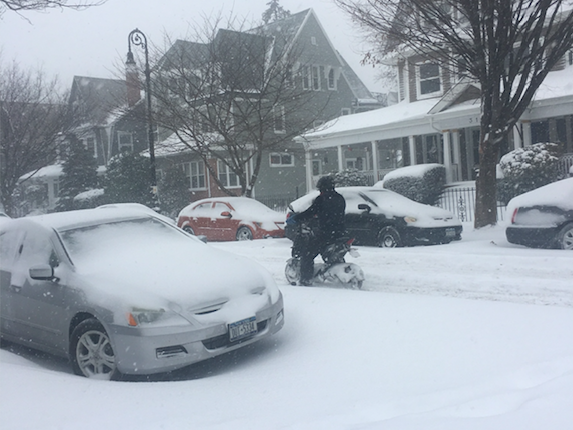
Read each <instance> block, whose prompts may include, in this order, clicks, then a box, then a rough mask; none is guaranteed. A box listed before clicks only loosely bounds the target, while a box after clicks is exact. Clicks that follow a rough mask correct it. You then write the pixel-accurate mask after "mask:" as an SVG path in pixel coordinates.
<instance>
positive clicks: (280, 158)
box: [269, 152, 294, 167]
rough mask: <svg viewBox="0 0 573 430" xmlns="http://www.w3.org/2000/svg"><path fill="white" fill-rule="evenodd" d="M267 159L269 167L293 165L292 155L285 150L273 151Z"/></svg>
mask: <svg viewBox="0 0 573 430" xmlns="http://www.w3.org/2000/svg"><path fill="white" fill-rule="evenodd" d="M269 160H270V164H271V167H284V166H294V157H293V156H292V155H291V154H288V153H286V152H273V153H271V154H270V155H269Z"/></svg>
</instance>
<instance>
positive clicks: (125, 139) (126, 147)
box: [117, 131, 133, 152]
mask: <svg viewBox="0 0 573 430" xmlns="http://www.w3.org/2000/svg"><path fill="white" fill-rule="evenodd" d="M117 140H118V150H119V152H123V151H127V152H133V136H132V134H131V133H126V132H124V131H118V132H117Z"/></svg>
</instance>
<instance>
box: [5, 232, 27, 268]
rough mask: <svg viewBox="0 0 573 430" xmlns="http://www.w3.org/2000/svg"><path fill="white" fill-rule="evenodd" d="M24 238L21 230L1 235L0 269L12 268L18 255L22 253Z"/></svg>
mask: <svg viewBox="0 0 573 430" xmlns="http://www.w3.org/2000/svg"><path fill="white" fill-rule="evenodd" d="M23 236H24V232H23V231H21V230H13V231H6V232H3V233H2V234H1V235H0V267H5V268H9V267H11V266H12V264H13V263H14V260H15V258H16V256H17V254H18V255H19V253H20V252H21V247H22V238H23Z"/></svg>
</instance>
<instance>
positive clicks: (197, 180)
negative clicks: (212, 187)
mask: <svg viewBox="0 0 573 430" xmlns="http://www.w3.org/2000/svg"><path fill="white" fill-rule="evenodd" d="M183 171H184V172H185V176H187V178H188V179H189V186H190V188H191V189H192V190H201V189H205V164H204V163H203V161H202V160H199V161H191V162H189V163H185V164H183Z"/></svg>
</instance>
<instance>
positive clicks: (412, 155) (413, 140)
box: [408, 136, 417, 166]
mask: <svg viewBox="0 0 573 430" xmlns="http://www.w3.org/2000/svg"><path fill="white" fill-rule="evenodd" d="M408 146H409V147H410V166H413V165H415V164H417V163H416V137H415V136H408Z"/></svg>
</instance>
